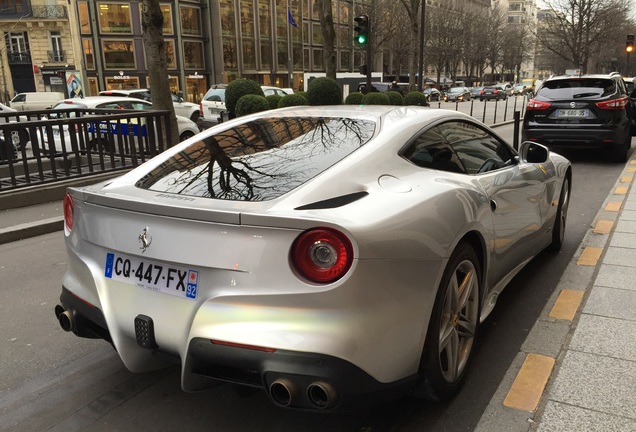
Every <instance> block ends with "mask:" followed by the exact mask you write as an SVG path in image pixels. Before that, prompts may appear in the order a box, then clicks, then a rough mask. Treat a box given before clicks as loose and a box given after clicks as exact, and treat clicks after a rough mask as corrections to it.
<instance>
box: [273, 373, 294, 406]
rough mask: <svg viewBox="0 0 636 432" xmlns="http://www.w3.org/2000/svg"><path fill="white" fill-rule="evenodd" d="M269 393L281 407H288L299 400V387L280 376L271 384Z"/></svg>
mask: <svg viewBox="0 0 636 432" xmlns="http://www.w3.org/2000/svg"><path fill="white" fill-rule="evenodd" d="M269 395H270V397H271V398H272V400H273V401H274V402H275V403H276V404H277V405H279V406H281V407H288V406H291V405H292V404H294V403H296V402H297V401H298V396H299V393H298V387H296V385H295V384H294V383H293V382H292V381H291V380H289V379H287V378H279V379H277V380H276V381H274V382H273V383H272V384H271V385H270V386H269Z"/></svg>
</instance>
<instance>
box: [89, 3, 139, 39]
mask: <svg viewBox="0 0 636 432" xmlns="http://www.w3.org/2000/svg"><path fill="white" fill-rule="evenodd" d="M97 9H98V11H99V28H100V31H101V32H102V33H132V19H131V18H130V5H129V4H119V3H97Z"/></svg>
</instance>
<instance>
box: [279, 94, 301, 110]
mask: <svg viewBox="0 0 636 432" xmlns="http://www.w3.org/2000/svg"><path fill="white" fill-rule="evenodd" d="M299 105H309V102H307V99H305V97H304V96H302V95H300V94H298V93H294V94H290V95H287V96H283V97H282V98H281V99H280V101H279V102H278V108H285V107H290V106H299Z"/></svg>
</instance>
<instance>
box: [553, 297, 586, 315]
mask: <svg viewBox="0 0 636 432" xmlns="http://www.w3.org/2000/svg"><path fill="white" fill-rule="evenodd" d="M582 300H583V291H576V290H563V291H561V293H560V294H559V298H557V301H556V302H555V303H554V306H553V307H552V310H551V311H550V317H551V318H556V319H560V320H567V321H572V320H573V319H574V316H575V315H576V311H577V310H578V309H579V306H580V305H581V301H582Z"/></svg>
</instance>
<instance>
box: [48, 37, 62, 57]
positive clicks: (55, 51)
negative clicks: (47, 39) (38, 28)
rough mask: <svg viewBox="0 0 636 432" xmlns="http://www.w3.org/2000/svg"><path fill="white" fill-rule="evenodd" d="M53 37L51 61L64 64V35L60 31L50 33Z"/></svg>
mask: <svg viewBox="0 0 636 432" xmlns="http://www.w3.org/2000/svg"><path fill="white" fill-rule="evenodd" d="M50 36H51V52H50V53H49V61H51V62H58V63H59V62H63V61H64V51H63V50H62V35H61V34H60V32H59V31H52V32H50Z"/></svg>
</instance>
